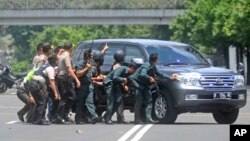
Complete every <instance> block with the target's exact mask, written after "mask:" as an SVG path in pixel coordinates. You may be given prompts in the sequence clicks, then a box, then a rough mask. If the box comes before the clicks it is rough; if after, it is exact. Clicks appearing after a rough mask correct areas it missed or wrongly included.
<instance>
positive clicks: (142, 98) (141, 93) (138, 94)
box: [135, 87, 152, 121]
mask: <svg viewBox="0 0 250 141" xmlns="http://www.w3.org/2000/svg"><path fill="white" fill-rule="evenodd" d="M143 103H145V115H146V119H152V116H151V113H152V94H151V92H150V90H149V88H147V87H145V88H144V90H141V89H139V88H135V121H139V120H140V118H141V107H142V104H143Z"/></svg>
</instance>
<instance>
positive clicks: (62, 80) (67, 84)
mask: <svg viewBox="0 0 250 141" xmlns="http://www.w3.org/2000/svg"><path fill="white" fill-rule="evenodd" d="M58 89H59V93H60V96H61V100H60V102H59V105H58V115H59V116H60V117H62V118H66V117H67V116H68V114H69V112H70V110H71V108H72V106H73V105H74V103H75V100H76V93H75V84H74V81H73V79H72V78H71V77H67V76H58Z"/></svg>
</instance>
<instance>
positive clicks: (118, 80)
mask: <svg viewBox="0 0 250 141" xmlns="http://www.w3.org/2000/svg"><path fill="white" fill-rule="evenodd" d="M140 63H141V62H138V59H136V58H135V59H132V61H131V63H130V64H129V66H128V67H126V66H120V67H118V68H116V69H115V70H113V71H111V72H110V73H109V74H108V75H107V76H106V77H105V79H104V82H103V83H104V87H105V90H106V93H107V111H106V115H105V123H106V124H112V123H113V122H112V121H111V118H112V115H113V112H114V111H116V113H117V123H126V122H125V119H124V116H123V109H124V106H123V92H122V87H121V86H123V84H126V83H127V82H128V80H127V77H128V76H129V75H131V74H133V73H134V72H135V70H136V68H137V66H138V64H140Z"/></svg>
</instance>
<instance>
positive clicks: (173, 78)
mask: <svg viewBox="0 0 250 141" xmlns="http://www.w3.org/2000/svg"><path fill="white" fill-rule="evenodd" d="M170 79H171V80H178V74H177V73H174V74H173V75H172V76H171V77H170Z"/></svg>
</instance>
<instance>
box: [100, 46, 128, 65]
mask: <svg viewBox="0 0 250 141" xmlns="http://www.w3.org/2000/svg"><path fill="white" fill-rule="evenodd" d="M108 46H109V49H108V50H107V51H106V52H105V55H104V64H105V65H112V64H113V63H114V58H113V56H114V53H115V51H116V50H123V49H124V45H123V44H108Z"/></svg>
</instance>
